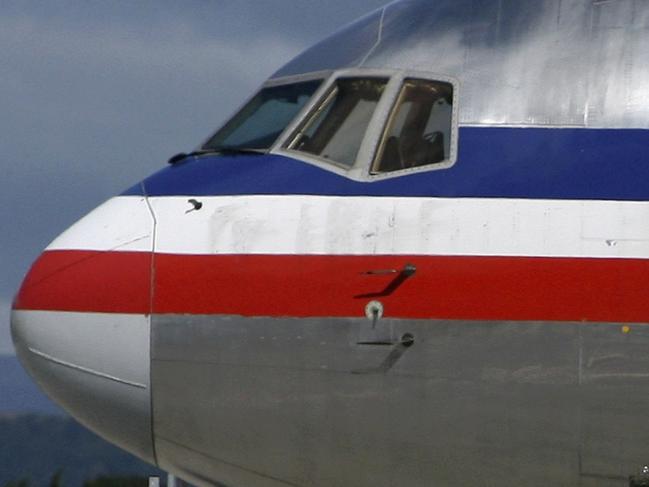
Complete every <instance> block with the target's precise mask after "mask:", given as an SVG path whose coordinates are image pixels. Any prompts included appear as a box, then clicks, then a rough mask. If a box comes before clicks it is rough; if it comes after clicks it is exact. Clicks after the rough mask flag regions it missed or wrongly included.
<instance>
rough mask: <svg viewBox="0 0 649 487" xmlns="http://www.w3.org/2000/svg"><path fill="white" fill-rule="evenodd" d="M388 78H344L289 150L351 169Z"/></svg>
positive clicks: (297, 135) (310, 119) (293, 140)
mask: <svg viewBox="0 0 649 487" xmlns="http://www.w3.org/2000/svg"><path fill="white" fill-rule="evenodd" d="M387 82H388V80H387V79H385V78H341V79H338V80H337V81H336V83H335V85H334V87H333V88H332V90H331V91H330V92H329V94H328V95H327V96H326V97H325V99H324V101H323V103H321V104H320V106H318V107H317V108H316V110H315V111H314V112H313V113H312V114H311V116H310V117H309V118H308V119H307V121H306V123H305V124H304V125H303V126H302V128H301V129H300V130H299V131H298V132H297V134H296V135H295V136H294V137H293V138H292V140H291V141H290V142H289V145H288V148H289V149H293V150H297V151H301V152H306V153H309V154H313V155H316V156H319V157H321V158H324V159H328V160H330V161H332V162H334V163H338V164H341V165H344V166H346V167H351V166H352V165H353V164H354V162H355V161H356V157H357V156H358V151H359V149H360V146H361V143H362V142H363V138H364V136H365V132H366V131H367V127H368V125H369V122H370V120H371V118H372V115H373V114H374V110H375V108H376V105H377V104H378V102H379V99H380V98H381V95H382V93H383V91H384V89H385V86H386V85H387Z"/></svg>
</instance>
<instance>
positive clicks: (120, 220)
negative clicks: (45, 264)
mask: <svg viewBox="0 0 649 487" xmlns="http://www.w3.org/2000/svg"><path fill="white" fill-rule="evenodd" d="M153 228H154V225H153V217H152V215H151V211H150V209H149V207H148V205H147V203H146V198H143V197H141V196H118V197H116V198H112V199H110V200H108V201H107V202H106V203H104V204H103V205H101V206H99V207H98V208H96V209H95V210H93V211H91V212H90V213H89V214H88V215H86V216H85V217H83V218H82V219H81V220H79V221H78V222H77V223H75V224H74V225H72V226H71V227H70V228H69V229H67V230H66V231H65V232H63V233H62V234H61V235H60V236H59V237H58V238H56V239H55V240H54V241H53V242H52V243H51V244H50V245H49V246H48V247H47V250H62V249H66V250H69V249H75V250H99V251H107V250H121V251H132V252H151V250H152V249H153V238H152V237H153Z"/></svg>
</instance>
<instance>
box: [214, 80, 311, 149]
mask: <svg viewBox="0 0 649 487" xmlns="http://www.w3.org/2000/svg"><path fill="white" fill-rule="evenodd" d="M321 84H322V80H312V81H305V82H301V83H294V84H290V85H282V86H272V87H267V88H263V89H262V90H261V91H260V92H259V93H257V95H255V97H254V98H253V99H252V100H250V101H249V102H248V103H247V104H246V105H245V106H244V107H243V108H242V109H241V110H240V111H239V113H237V114H236V115H235V116H234V117H233V118H232V119H231V120H230V121H229V122H228V123H227V124H225V126H224V127H223V128H221V129H220V130H219V131H218V132H217V133H216V134H215V135H214V136H212V138H210V139H209V140H208V141H207V142H206V143H205V144H204V145H203V147H202V150H207V151H209V150H218V149H220V148H224V147H225V148H229V149H262V150H263V149H270V147H271V146H272V145H273V143H274V142H275V140H276V139H277V138H278V137H279V136H280V134H281V133H282V132H283V131H284V129H285V128H286V126H287V125H288V124H289V123H290V122H291V121H292V120H293V119H294V118H295V116H296V115H297V114H298V112H299V111H300V110H302V108H304V106H305V105H306V103H307V102H308V101H309V99H310V98H311V96H313V94H314V93H315V92H316V90H317V89H318V88H319V87H320V85H321Z"/></svg>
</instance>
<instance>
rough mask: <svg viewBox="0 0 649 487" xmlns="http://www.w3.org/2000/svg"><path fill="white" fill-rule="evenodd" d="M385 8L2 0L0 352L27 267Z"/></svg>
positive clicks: (367, 4) (367, 3)
mask: <svg viewBox="0 0 649 487" xmlns="http://www.w3.org/2000/svg"><path fill="white" fill-rule="evenodd" d="M385 3H387V0H354V1H353V2H350V1H347V0H328V1H327V2H320V1H317V0H263V1H262V0H183V1H170V0H156V1H146V0H145V1H138V2H104V1H100V0H85V1H82V0H79V1H59V0H54V1H52V2H35V1H34V2H30V1H27V0H21V1H16V2H13V1H11V0H0V46H2V49H0V66H1V69H0V113H2V115H3V116H2V117H0V198H1V199H0V203H1V204H0V230H1V231H0V266H1V267H0V268H1V269H2V273H1V274H0V275H1V276H2V277H1V278H0V355H3V354H13V346H12V344H11V339H10V336H9V311H10V306H11V301H12V299H13V296H14V294H15V292H16V290H17V288H18V286H19V285H20V282H21V281H22V278H23V277H24V275H25V273H26V272H27V270H28V269H29V266H30V264H31V263H32V262H33V261H34V259H35V258H36V257H37V256H38V255H39V253H40V252H41V251H42V249H43V248H45V247H46V246H47V244H48V243H49V242H50V241H51V240H53V239H54V238H55V237H56V236H57V235H58V234H60V233H61V232H62V231H63V230H65V228H67V227H68V226H70V225H71V224H72V223H74V222H75V221H76V220H78V219H79V218H80V217H81V216H83V215H84V214H86V213H88V211H90V210H91V209H92V208H94V207H96V206H97V205H99V204H100V203H102V202H103V201H105V200H106V199H108V198H110V197H111V196H113V195H115V194H118V193H120V192H121V191H123V190H124V189H126V188H127V187H130V186H131V185H132V184H133V183H134V182H136V181H138V180H140V179H142V178H143V177H145V176H147V175H148V174H150V173H152V172H154V171H156V170H157V169H159V168H161V167H163V166H164V165H165V163H166V161H167V159H168V158H169V157H170V156H172V155H174V154H176V153H178V152H183V151H187V150H191V149H193V148H196V146H197V145H198V144H200V143H201V142H202V141H204V140H205V138H206V137H207V136H208V135H210V133H211V132H213V131H214V130H216V129H217V128H218V127H219V125H220V124H221V123H222V122H223V121H224V119H226V118H227V117H228V116H229V115H231V114H232V112H233V110H235V109H236V108H237V107H238V106H239V105H240V104H241V103H242V102H243V101H244V100H245V99H246V98H247V97H248V96H250V95H251V93H252V92H253V91H254V90H255V89H256V88H257V87H258V86H259V85H260V84H261V83H262V82H263V81H264V80H265V79H266V78H267V77H269V76H270V75H271V74H272V73H273V72H274V71H276V70H277V69H278V68H280V67H281V66H282V65H283V64H284V63H286V62H288V61H289V60H290V59H291V58H292V57H293V56H295V55H297V54H298V53H299V52H300V51H302V50H303V49H305V48H307V47H309V46H310V45H312V44H313V43H315V42H317V41H319V40H320V39H322V38H323V37H325V36H327V35H329V34H331V33H333V32H334V31H336V30H337V29H338V28H340V27H342V26H343V25H345V24H346V23H348V22H350V21H352V20H354V19H356V18H357V17H359V16H361V15H363V14H365V13H367V12H369V11H371V10H374V9H376V8H379V7H381V6H382V5H383V4H385Z"/></svg>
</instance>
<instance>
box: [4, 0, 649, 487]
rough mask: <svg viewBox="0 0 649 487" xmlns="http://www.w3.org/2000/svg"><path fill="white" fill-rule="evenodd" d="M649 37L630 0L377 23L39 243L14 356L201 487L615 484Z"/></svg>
mask: <svg viewBox="0 0 649 487" xmlns="http://www.w3.org/2000/svg"><path fill="white" fill-rule="evenodd" d="M648 25H649V5H645V4H644V3H640V2H637V1H632V0H628V1H625V0H620V1H615V2H597V1H593V2H591V1H586V0H583V1H581V0H580V1H577V0H575V1H572V2H561V1H558V0H557V1H547V2H532V1H523V2H516V3H513V4H509V3H507V4H506V2H475V1H468V0H466V1H464V0H463V1H458V0H449V1H437V2H425V1H402V2H394V3H392V4H390V5H388V6H386V7H385V8H383V9H381V10H379V11H377V12H374V13H373V14H370V15H369V16H367V17H365V18H363V19H361V20H360V21H359V22H357V23H355V24H352V25H351V26H350V27H348V28H346V29H344V30H342V31H340V32H339V33H338V34H336V35H334V36H333V37H331V38H330V39H327V40H325V41H324V42H323V43H321V44H319V45H317V46H315V47H314V48H312V49H311V50H308V51H306V52H305V53H304V54H303V55H301V56H299V57H298V58H296V59H295V60H293V61H292V62H291V63H289V64H288V65H287V66H285V67H284V68H282V69H281V70H280V71H278V73H277V74H276V75H274V76H273V77H272V78H271V79H270V80H269V81H268V82H267V83H266V84H265V85H264V86H263V87H262V88H261V90H260V92H259V93H258V94H257V95H255V96H254V97H253V98H251V100H250V101H249V102H248V103H247V104H246V105H245V106H244V107H243V109H242V110H241V111H240V112H239V113H238V114H237V115H235V117H233V119H232V121H230V122H228V124H226V126H225V127H224V128H222V129H221V130H220V131H219V132H217V134H215V136H213V137H212V138H210V139H209V140H208V141H207V142H206V143H205V144H204V145H203V146H202V147H201V150H200V151H197V152H195V153H193V154H190V155H187V156H186V157H185V156H183V157H179V158H176V159H175V160H174V164H172V165H170V166H169V167H167V168H165V169H163V170H161V171H160V172H158V173H156V174H154V175H152V176H150V177H149V178H147V179H145V180H144V181H142V182H140V183H137V184H136V185H134V186H133V187H132V188H130V189H128V190H127V191H125V192H124V193H123V194H121V195H119V196H117V197H115V198H113V199H111V200H109V201H108V202H106V203H105V204H104V205H102V206H100V207H99V208H98V209H96V210H94V211H93V212H91V213H90V214H89V215H88V216H86V217H85V218H84V219H82V220H81V221H79V222H78V223H77V224H75V225H74V226H73V227H71V228H70V229H68V230H67V231H66V232H64V233H63V234H62V235H61V236H60V237H59V238H57V239H56V240H55V241H54V242H52V244H50V246H49V247H48V248H47V249H46V250H45V252H44V253H43V254H42V255H41V257H40V258H39V259H38V260H37V261H36V262H35V263H34V265H33V267H32V269H31V271H30V272H29V274H28V275H27V277H26V279H25V282H24V283H23V286H22V288H21V290H20V291H19V293H18V295H17V297H16V300H15V302H14V311H13V315H12V330H13V334H14V342H15V345H16V350H17V352H18V354H19V355H20V357H21V359H22V361H23V363H24V365H25V366H26V368H27V369H28V370H29V371H30V372H31V373H32V375H33V376H34V377H35V379H36V380H37V381H38V382H39V383H40V384H41V386H42V387H43V388H44V389H45V390H46V391H47V392H48V393H49V394H50V395H51V396H52V397H53V398H54V399H56V400H57V401H59V402H60V403H61V404H62V405H63V406H64V407H66V409H68V410H69V411H70V412H71V413H72V414H73V415H75V416H76V417H77V418H78V419H79V420H80V421H81V422H83V423H84V424H86V425H87V426H89V427H90V428H92V429H93V430H95V431H97V432H98V433H99V434H101V435H103V436H105V437H107V438H108V439H110V440H111V441H113V442H115V443H117V444H118V445H120V446H122V447H123V448H125V449H127V450H129V451H131V452H133V453H135V454H136V455H138V456H140V457H141V458H144V459H146V460H148V461H150V462H151V463H156V464H158V465H160V466H161V467H162V468H165V469H168V470H170V471H172V472H174V473H176V474H178V475H180V476H181V477H183V478H186V479H187V480H190V481H192V482H194V483H196V484H200V485H224V486H229V487H238V486H253V485H259V486H285V485H295V486H328V487H329V486H352V485H353V486H393V485H409V486H415V485H421V486H429V485H449V486H450V485H472V484H476V485H494V486H499V487H501V486H510V485H511V486H518V485H529V486H531V485H539V486H542V485H543V486H546V485H553V486H559V485H565V486H573V485H581V486H591V485H592V486H600V485H628V483H629V477H630V476H632V475H636V474H637V472H638V471H640V469H641V468H642V467H643V466H644V465H646V464H647V463H649V454H647V450H646V448H647V444H648V443H649V423H647V421H646V418H647V414H648V411H649V356H648V354H647V346H648V345H649V328H648V327H647V326H646V325H647V324H648V323H649V300H648V299H647V298H646V296H645V294H646V292H645V280H646V278H647V276H648V275H649V186H648V185H647V180H649V160H648V158H649V155H648V152H647V150H646V148H647V146H648V145H649V91H647V88H646V87H647V86H649V54H648V53H649V50H647V49H646V46H647V41H648V40H649V30H647V26H648ZM280 105H281V107H280V108H277V107H278V106H280ZM269 107H271V108H273V107H275V108H274V110H275V111H273V110H271V109H269ZM265 110H266V111H270V113H271V115H273V116H271V117H269V116H268V115H267V114H266V113H265ZM269 120H270V121H269ZM265 127H270V128H268V129H266V128H265ZM251 133H254V134H255V137H252V136H250V135H249V134H251ZM244 141H245V142H246V143H245V144H244V143H243V142H244Z"/></svg>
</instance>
